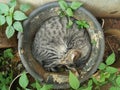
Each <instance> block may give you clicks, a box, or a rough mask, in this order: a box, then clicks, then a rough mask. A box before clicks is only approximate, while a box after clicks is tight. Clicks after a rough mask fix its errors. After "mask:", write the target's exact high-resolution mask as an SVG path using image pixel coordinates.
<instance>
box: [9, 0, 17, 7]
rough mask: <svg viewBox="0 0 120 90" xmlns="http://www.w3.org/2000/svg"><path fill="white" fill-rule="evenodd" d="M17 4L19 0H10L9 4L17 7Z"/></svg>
mask: <svg viewBox="0 0 120 90" xmlns="http://www.w3.org/2000/svg"><path fill="white" fill-rule="evenodd" d="M16 4H17V1H16V0H10V2H9V3H8V5H9V6H10V7H15V6H16Z"/></svg>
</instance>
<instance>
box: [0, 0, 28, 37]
mask: <svg viewBox="0 0 120 90" xmlns="http://www.w3.org/2000/svg"><path fill="white" fill-rule="evenodd" d="M16 6H17V1H16V0H11V1H10V2H9V3H8V4H4V3H0V26H2V25H4V24H7V27H6V30H5V34H6V36H7V38H11V37H12V36H13V35H14V33H15V31H18V32H23V27H22V23H21V21H23V20H25V19H27V16H26V15H25V12H26V11H28V9H30V6H29V5H28V4H22V5H20V7H19V10H15V8H16Z"/></svg>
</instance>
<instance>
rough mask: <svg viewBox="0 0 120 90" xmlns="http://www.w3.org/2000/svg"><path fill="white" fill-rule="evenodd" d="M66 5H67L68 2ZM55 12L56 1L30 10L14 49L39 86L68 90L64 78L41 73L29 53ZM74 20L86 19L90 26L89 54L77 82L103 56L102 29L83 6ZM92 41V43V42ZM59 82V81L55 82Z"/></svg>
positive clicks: (63, 76) (66, 78)
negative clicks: (34, 41) (42, 25)
mask: <svg viewBox="0 0 120 90" xmlns="http://www.w3.org/2000/svg"><path fill="white" fill-rule="evenodd" d="M69 4H70V3H69ZM57 10H59V5H58V3H57V2H52V3H48V4H45V5H43V6H40V7H39V8H37V9H36V10H34V11H33V12H32V13H31V14H30V16H29V18H28V20H26V21H25V22H24V32H23V33H19V35H18V50H19V54H20V58H21V61H22V63H23V65H24V66H25V68H26V69H27V71H28V72H29V73H30V74H31V75H32V76H33V77H34V78H36V79H38V80H39V81H40V82H41V83H42V84H44V83H49V84H53V85H54V89H66V88H69V87H70V86H69V84H68V77H69V76H68V75H64V74H61V73H55V72H54V73H52V72H48V71H46V70H44V68H43V67H42V65H41V64H40V63H38V62H37V60H36V59H35V58H34V57H33V54H32V43H33V40H34V37H35V34H36V32H37V31H38V30H39V27H40V25H41V24H42V23H43V22H44V21H46V20H47V19H48V18H50V17H54V16H58V14H57V13H56V11H57ZM74 18H75V19H78V20H86V21H87V22H88V24H89V25H90V27H89V28H88V29H87V32H88V34H89V38H90V41H91V53H90V56H89V58H88V60H87V62H86V64H85V66H84V67H83V68H82V70H81V75H80V77H79V80H80V82H81V83H82V82H84V81H86V80H87V79H88V78H89V77H90V76H91V75H92V74H93V73H94V72H95V71H96V70H97V67H98V65H99V64H100V62H101V61H102V58H103V54H104V36H103V32H102V28H101V26H100V24H99V23H98V21H97V20H96V19H95V17H94V16H93V15H92V14H91V13H90V12H89V11H87V10H86V9H84V8H83V7H81V8H79V9H77V10H76V11H75V15H74ZM93 41H94V42H95V44H94V43H92V42H93ZM57 80H59V81H60V82H57Z"/></svg>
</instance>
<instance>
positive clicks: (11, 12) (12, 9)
mask: <svg viewBox="0 0 120 90" xmlns="http://www.w3.org/2000/svg"><path fill="white" fill-rule="evenodd" d="M14 9H15V7H14V6H13V7H11V8H10V9H9V12H10V14H13V12H14ZM11 16H12V15H11Z"/></svg>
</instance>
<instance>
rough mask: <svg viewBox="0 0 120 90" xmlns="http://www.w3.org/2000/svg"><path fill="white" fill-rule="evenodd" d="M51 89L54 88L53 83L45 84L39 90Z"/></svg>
mask: <svg viewBox="0 0 120 90" xmlns="http://www.w3.org/2000/svg"><path fill="white" fill-rule="evenodd" d="M51 89H53V85H46V84H45V85H44V86H43V87H42V88H41V89H39V90H51Z"/></svg>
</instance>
